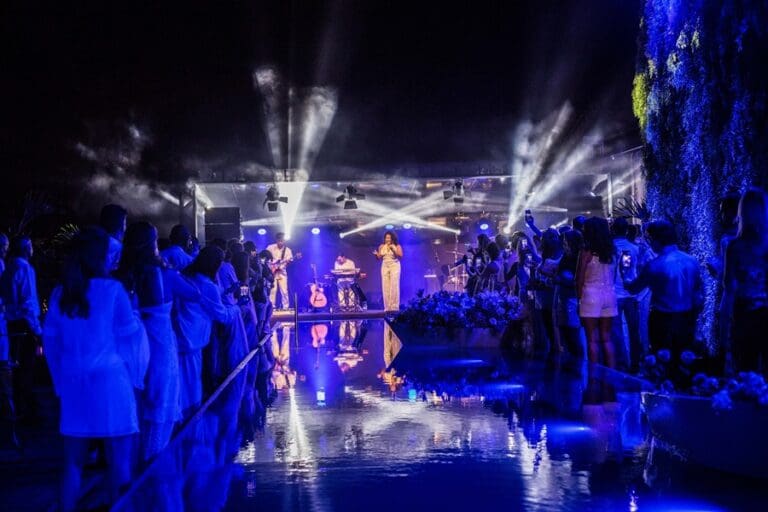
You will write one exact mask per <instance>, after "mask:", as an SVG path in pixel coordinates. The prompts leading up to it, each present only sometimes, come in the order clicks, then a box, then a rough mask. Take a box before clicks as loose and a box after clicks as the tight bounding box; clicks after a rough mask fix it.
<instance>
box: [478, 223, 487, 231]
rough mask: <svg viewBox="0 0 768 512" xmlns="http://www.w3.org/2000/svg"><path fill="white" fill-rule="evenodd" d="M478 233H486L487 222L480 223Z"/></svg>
mask: <svg viewBox="0 0 768 512" xmlns="http://www.w3.org/2000/svg"><path fill="white" fill-rule="evenodd" d="M480 231H488V223H487V222H481V223H480Z"/></svg>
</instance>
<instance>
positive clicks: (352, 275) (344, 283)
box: [333, 252, 368, 309]
mask: <svg viewBox="0 0 768 512" xmlns="http://www.w3.org/2000/svg"><path fill="white" fill-rule="evenodd" d="M333 270H336V271H339V270H341V271H346V272H349V276H348V277H346V276H345V277H339V278H338V280H337V281H336V283H337V285H338V287H339V291H338V296H339V304H340V305H342V306H352V304H348V303H347V302H348V300H349V298H350V297H349V295H348V292H346V290H347V289H351V290H352V292H353V293H354V294H355V295H356V296H357V301H358V304H360V307H361V308H362V309H368V305H367V302H366V298H365V294H364V293H363V290H362V289H360V286H359V285H358V284H357V279H356V277H357V276H356V272H355V271H356V270H357V267H356V266H355V262H354V261H352V260H351V259H349V258H347V255H346V254H344V253H343V252H340V253H339V255H338V257H337V258H336V261H335V262H334V264H333Z"/></svg>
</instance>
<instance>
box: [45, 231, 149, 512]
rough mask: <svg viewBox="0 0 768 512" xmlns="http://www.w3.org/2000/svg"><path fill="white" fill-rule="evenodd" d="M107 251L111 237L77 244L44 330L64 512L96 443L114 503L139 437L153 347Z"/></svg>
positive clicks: (87, 236) (99, 234)
mask: <svg viewBox="0 0 768 512" xmlns="http://www.w3.org/2000/svg"><path fill="white" fill-rule="evenodd" d="M108 249H109V236H108V235H107V233H106V232H105V231H103V230H102V229H100V228H86V229H83V230H82V231H80V232H79V233H78V234H77V235H76V236H75V238H74V240H73V243H72V250H71V253H70V255H69V257H68V258H67V262H66V264H65V267H64V276H63V280H62V283H61V284H60V285H59V286H57V287H56V288H55V289H54V291H53V293H52V294H51V298H50V301H49V303H48V304H49V308H48V313H47V315H46V318H45V325H44V329H43V343H44V346H45V352H46V356H47V361H48V367H49V369H50V372H51V377H52V378H53V385H54V389H55V391H56V394H57V395H58V397H59V401H60V405H61V420H60V430H61V434H62V435H63V437H64V471H63V474H62V485H61V508H62V510H74V509H75V507H76V504H77V499H78V494H79V489H80V483H81V478H82V470H83V466H84V465H85V462H86V459H87V456H88V449H89V445H90V444H91V442H92V441H93V440H101V441H103V442H104V445H105V452H106V457H107V464H108V466H109V478H108V481H109V484H110V498H111V499H112V500H115V499H116V498H117V497H118V496H119V492H120V489H121V488H122V487H123V486H124V485H125V484H127V483H129V482H130V479H131V470H132V468H131V461H132V460H133V457H132V454H131V448H132V446H133V435H134V434H136V433H137V432H138V431H139V421H138V416H137V408H136V399H135V395H134V388H137V389H141V388H142V386H143V382H144V375H145V373H146V370H147V364H148V359H149V347H148V343H147V338H146V335H145V332H144V327H143V326H142V324H141V322H140V321H139V319H138V318H137V317H136V316H135V315H134V313H133V309H132V308H131V303H130V299H129V297H128V294H127V293H126V292H125V290H124V289H123V287H122V286H121V285H120V283H119V282H117V281H115V280H112V279H109V278H108V273H109V270H110V269H109V268H108V263H107V252H108Z"/></svg>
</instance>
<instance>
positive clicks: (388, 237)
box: [373, 231, 403, 311]
mask: <svg viewBox="0 0 768 512" xmlns="http://www.w3.org/2000/svg"><path fill="white" fill-rule="evenodd" d="M373 255H374V256H376V257H377V258H378V259H380V260H381V292H382V294H383V295H384V311H398V310H399V309H400V260H401V259H403V247H402V246H401V245H400V244H398V243H397V235H395V234H394V233H393V232H392V231H387V232H386V233H384V243H383V244H381V245H380V246H379V247H378V249H376V250H375V251H374V252H373Z"/></svg>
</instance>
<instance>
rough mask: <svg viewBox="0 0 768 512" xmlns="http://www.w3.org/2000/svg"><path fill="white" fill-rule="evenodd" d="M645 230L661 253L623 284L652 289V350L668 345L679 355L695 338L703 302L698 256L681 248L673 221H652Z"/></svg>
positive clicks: (651, 242) (631, 288)
mask: <svg viewBox="0 0 768 512" xmlns="http://www.w3.org/2000/svg"><path fill="white" fill-rule="evenodd" d="M646 233H647V235H648V238H649V242H650V244H651V248H652V249H653V251H654V252H655V253H656V254H657V255H658V256H657V257H656V258H655V259H653V260H651V261H649V262H648V264H647V265H645V267H644V268H642V269H641V270H640V275H639V276H638V277H637V279H635V280H632V281H630V280H626V281H625V283H624V284H625V287H626V288H627V290H629V292H630V293H638V292H639V291H640V290H642V289H643V288H649V289H650V291H651V313H650V317H649V320H648V336H649V338H650V343H651V349H652V350H654V351H656V350H659V349H662V348H666V349H670V350H671V351H672V352H673V354H675V355H676V356H679V355H680V353H681V352H682V351H683V350H686V349H689V348H690V347H691V345H693V342H694V340H695V336H696V316H697V315H698V313H699V311H700V310H701V306H702V305H703V302H704V297H703V285H702V280H701V269H700V267H699V262H698V261H697V260H696V258H694V257H693V256H691V255H689V254H687V253H685V252H683V251H681V250H680V249H678V247H677V235H676V234H675V228H674V226H672V224H671V223H669V222H667V221H655V222H652V223H651V224H649V225H648V228H647V230H646Z"/></svg>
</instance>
